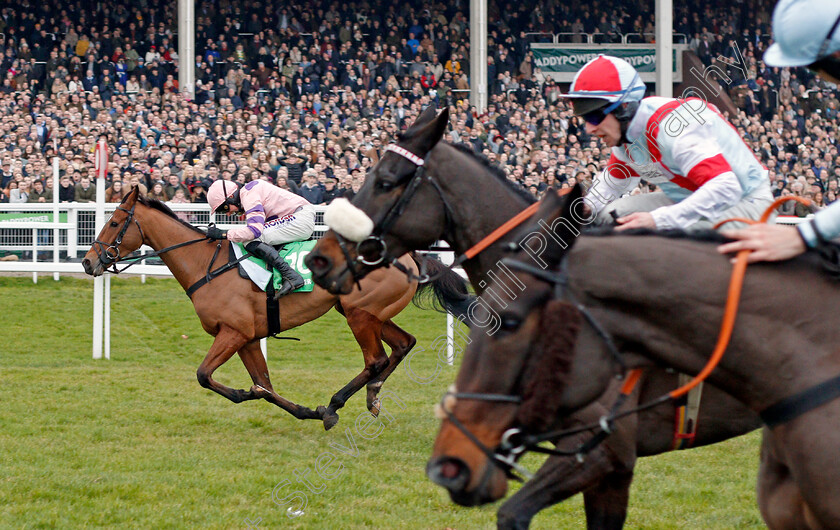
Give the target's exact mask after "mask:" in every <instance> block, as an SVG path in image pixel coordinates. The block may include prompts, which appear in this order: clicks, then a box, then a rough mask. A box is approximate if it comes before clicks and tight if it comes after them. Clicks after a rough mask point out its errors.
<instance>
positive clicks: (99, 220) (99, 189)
mask: <svg viewBox="0 0 840 530" xmlns="http://www.w3.org/2000/svg"><path fill="white" fill-rule="evenodd" d="M94 167H95V168H96V214H95V215H94V227H93V231H94V234H98V233H99V232H98V230H100V229H101V228H102V226H104V225H105V174H106V173H107V171H108V145H107V144H106V143H105V137H104V136H103V137H100V138H99V141H98V142H97V143H96V152H95V154H94ZM104 284H105V279H104V278H103V277H102V276H98V277H97V278H94V280H93V358H94V359H101V358H102V346H103V344H102V342H103V341H102V337H103V324H104V319H105V315H104V312H105V297H104V294H105V285H104ZM109 342H110V338H109Z"/></svg>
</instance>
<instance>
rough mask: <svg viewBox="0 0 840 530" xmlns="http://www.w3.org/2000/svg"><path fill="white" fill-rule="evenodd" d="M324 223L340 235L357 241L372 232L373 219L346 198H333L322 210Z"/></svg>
mask: <svg viewBox="0 0 840 530" xmlns="http://www.w3.org/2000/svg"><path fill="white" fill-rule="evenodd" d="M324 223H325V224H326V225H327V226H329V227H330V228H332V229H333V230H335V231H336V232H337V233H338V234H339V235H340V236H342V237H344V238H345V239H349V240H350V241H355V242H357V243H358V242H359V241H362V240H363V239H365V238H366V237H368V236H369V235H370V234H371V232H373V221H372V220H371V218H370V217H368V216H367V214H366V213H365V212H363V211H361V210H360V209H358V208H356V207H355V206H353V205H352V204H350V201H348V200H347V199H343V198H340V199H335V200H334V201H333V202H331V203H330V205H329V206H328V207H327V210H326V211H325V212H324Z"/></svg>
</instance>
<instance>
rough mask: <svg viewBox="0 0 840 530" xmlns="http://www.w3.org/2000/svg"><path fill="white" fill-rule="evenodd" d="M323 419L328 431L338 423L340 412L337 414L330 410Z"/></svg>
mask: <svg viewBox="0 0 840 530" xmlns="http://www.w3.org/2000/svg"><path fill="white" fill-rule="evenodd" d="M323 420H324V430H325V431H328V430H330V429H332V428H333V427H335V424H336V423H338V414H336V413H335V412H329V413H327V414H324V416H323Z"/></svg>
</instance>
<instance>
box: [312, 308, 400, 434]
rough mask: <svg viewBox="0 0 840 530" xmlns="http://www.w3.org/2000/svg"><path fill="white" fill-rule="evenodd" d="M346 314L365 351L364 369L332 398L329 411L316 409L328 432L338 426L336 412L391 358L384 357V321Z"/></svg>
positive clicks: (356, 311)
mask: <svg viewBox="0 0 840 530" xmlns="http://www.w3.org/2000/svg"><path fill="white" fill-rule="evenodd" d="M345 311H346V316H347V324H348V325H349V326H350V330H351V331H353V335H354V336H355V337H356V342H358V343H359V346H361V348H362V356H363V357H364V359H365V368H364V370H362V371H361V372H360V373H359V375H357V376H356V377H354V378H353V379H352V380H351V381H350V382H349V383H347V384H346V385H344V387H343V388H342V389H341V390H339V391H338V392H336V393H335V395H333V397H332V399H330V404H329V406H327V407H326V408H324V407H323V406H320V407H318V408H317V409H316V410H317V411H318V412H319V413H321V417H322V418H323V420H324V429H326V430H330V429H331V428H332V427H333V426H334V425H335V424H336V423H337V422H338V414H336V411H337V410H338V409H340V408H341V407H343V406H344V404H345V403H346V402H347V400H348V399H350V396H352V395H353V394H355V393H356V392H358V391H359V389H360V388H362V387H363V386H365V385H366V384H367V383H369V382H370V381H371V380H372V379H373V378H374V377H376V376H377V375H379V374H380V373H382V371H383V370H384V369H385V367H386V366H387V365H388V356H387V355H386V354H385V348H383V347H382V321H380V320H379V319H378V318H376V317H375V316H373V315H371V314H370V313H368V312H367V311H364V310H361V309H355V308H354V309H351V310H348V309H347V308H345Z"/></svg>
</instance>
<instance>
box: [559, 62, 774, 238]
mask: <svg viewBox="0 0 840 530" xmlns="http://www.w3.org/2000/svg"><path fill="white" fill-rule="evenodd" d="M644 94H645V84H644V83H643V82H642V80H641V79H640V77H639V73H638V72H636V70H635V69H634V68H633V67H632V66H631V65H630V64H629V63H628V62H626V61H624V60H622V59H619V58H616V57H611V56H608V55H599V56H598V57H596V58H595V59H592V60H591V61H589V62H588V63H586V64H585V65H584V66H583V68H581V69H580V71H578V73H577V74H576V75H575V78H574V80H573V81H572V85H571V88H570V90H569V93H568V94H564V95H563V96H564V97H567V98H570V99H571V101H572V107H573V109H574V113H575V115H578V116H581V117H583V119H584V121H585V122H586V132H587V133H589V134H591V135H595V136H597V137H598V138H600V139H601V141H602V142H604V143H605V144H607V145H608V146H610V147H611V148H612V156H611V157H610V160H609V163H608V165H607V168H606V169H605V170H604V172H603V174H601V175H600V176H599V177H598V178H597V179H595V182H594V183H593V185H592V188H591V189H590V190H589V193H588V194H587V195H586V198H585V201H586V203H587V205H588V206H589V208H590V209H591V211H592V213H593V214H594V215H596V218H595V221H596V223H599V224H606V223H611V222H612V221H613V218H615V220H616V221H617V223H618V224H619V225H621V226H620V227H619V228H618V230H625V229H630V228H651V229H665V228H680V229H698V228H711V227H712V226H713V225H714V223H715V222H716V221H718V220H722V219H728V218H731V217H746V218H749V219H758V218H759V217H760V216H761V214H762V213H763V212H764V210H765V208H767V207H768V206H769V205H770V204H771V203H772V202H773V194H772V193H771V192H770V183H769V181H768V178H767V175H768V173H767V169H765V168H764V167H763V166H762V165H761V163H760V162H759V161H758V160H757V159H756V158H755V156H754V155H753V153H752V151H751V150H750V148H749V147H747V145H746V144H745V143H744V141H743V140H742V139H741V137H740V136H739V134H738V132H737V131H736V130H735V128H734V127H732V126H731V125H730V124H729V122H727V121H726V119H725V118H724V117H723V116H721V115H720V113H719V112H718V110H717V109H716V108H715V107H714V106H713V105H710V104H708V103H706V102H705V101H703V100H702V99H696V98H692V99H685V100H683V99H670V98H661V97H648V98H645V97H644ZM641 179H645V180H646V181H647V182H649V183H652V184H656V185H657V186H659V188H660V189H661V190H662V191H661V192H655V193H645V194H639V195H628V196H624V197H622V196H623V195H625V194H627V193H629V192H630V191H632V190H633V189H634V188H635V187H636V186H637V185H638V183H639V181H640V180H641Z"/></svg>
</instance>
